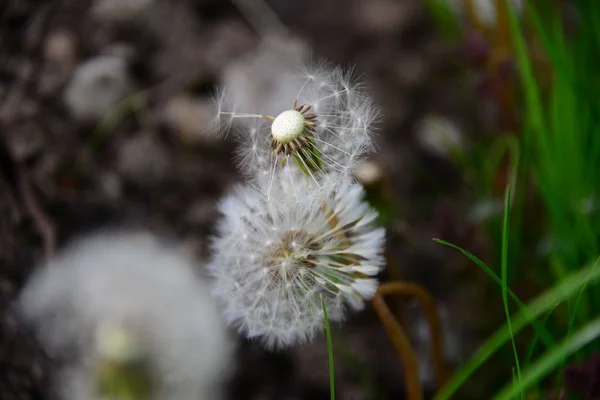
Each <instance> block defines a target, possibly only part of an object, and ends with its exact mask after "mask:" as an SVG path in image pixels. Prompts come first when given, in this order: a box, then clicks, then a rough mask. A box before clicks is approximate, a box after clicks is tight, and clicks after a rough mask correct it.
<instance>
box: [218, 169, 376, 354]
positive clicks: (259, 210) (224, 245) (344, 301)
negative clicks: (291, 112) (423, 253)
mask: <svg viewBox="0 0 600 400" xmlns="http://www.w3.org/2000/svg"><path fill="white" fill-rule="evenodd" d="M280 175H281V174H276V177H275V179H274V180H273V187H272V192H271V196H270V197H267V196H265V195H264V194H263V193H260V191H257V190H255V189H253V188H251V187H248V186H239V187H237V189H236V191H235V193H234V194H232V195H230V196H229V197H227V198H226V199H225V200H224V201H223V202H222V204H221V206H220V210H221V212H222V213H223V218H222V220H221V221H220V223H219V225H218V228H217V229H218V230H217V236H216V237H215V238H214V240H213V254H214V259H213V261H212V263H211V264H210V265H209V271H210V272H211V274H212V275H213V276H214V278H215V280H214V282H213V293H214V295H215V296H216V297H217V298H218V299H219V300H220V301H221V302H222V303H223V306H224V314H225V318H226V320H227V321H228V322H229V323H230V324H231V325H233V326H234V327H236V328H237V329H238V330H239V332H240V333H242V334H244V335H245V336H247V337H249V338H260V340H261V341H262V342H263V343H264V344H265V345H266V346H267V347H268V348H281V347H285V346H288V345H292V344H299V343H303V342H306V341H308V340H310V339H311V338H312V337H313V336H314V335H315V334H316V333H317V332H318V331H320V330H321V329H322V328H323V326H324V325H323V324H324V321H323V312H322V307H321V302H320V297H319V296H320V295H321V294H322V295H323V297H324V298H325V302H326V306H327V310H328V312H329V318H330V319H331V320H332V321H342V320H343V319H344V317H345V314H346V312H347V311H348V310H357V309H361V308H362V307H363V306H364V301H365V299H370V298H371V297H372V296H373V295H374V293H375V290H376V289H377V281H376V279H375V278H374V276H375V275H376V274H377V273H378V272H379V271H380V269H381V267H382V265H383V263H384V259H383V256H382V251H383V241H384V235H385V232H384V230H383V229H382V228H377V227H376V224H375V220H376V218H377V212H376V211H374V210H373V209H371V208H370V207H369V206H368V204H367V203H365V202H363V196H364V191H363V189H362V187H361V186H360V185H358V184H355V183H352V182H350V181H349V180H347V179H344V180H342V182H341V183H339V184H338V185H326V186H323V190H319V191H310V190H307V184H308V182H309V181H307V180H304V181H300V182H298V185H297V187H296V193H297V198H294V196H293V195H292V187H291V185H289V184H288V183H287V181H286V180H285V179H283V178H282V177H281V176H280ZM273 228H276V229H273ZM244 237H247V240H244V239H243V238H244ZM259 294H260V295H259Z"/></svg>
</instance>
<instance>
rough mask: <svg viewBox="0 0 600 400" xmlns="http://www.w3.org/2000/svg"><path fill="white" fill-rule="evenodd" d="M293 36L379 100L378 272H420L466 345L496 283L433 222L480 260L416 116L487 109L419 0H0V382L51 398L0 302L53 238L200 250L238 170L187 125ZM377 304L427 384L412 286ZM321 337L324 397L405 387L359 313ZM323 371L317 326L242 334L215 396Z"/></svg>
mask: <svg viewBox="0 0 600 400" xmlns="http://www.w3.org/2000/svg"><path fill="white" fill-rule="evenodd" d="M261 4H263V5H264V4H268V10H270V12H272V13H273V15H271V14H270V13H269V12H265V11H263V10H262V9H261ZM298 49H308V50H309V51H310V52H311V53H312V56H313V58H325V59H327V60H329V61H331V62H333V63H337V64H341V65H345V66H354V67H355V69H356V71H357V72H358V73H360V74H361V75H362V78H363V80H364V81H365V83H366V85H367V87H368V89H369V91H370V92H371V93H372V94H373V96H374V98H375V100H376V102H377V103H379V104H380V105H381V106H382V108H383V114H384V119H383V121H382V123H381V124H380V126H379V127H378V128H379V130H378V136H377V145H378V147H379V149H380V150H379V152H378V153H377V154H375V155H373V157H372V160H374V162H375V163H376V165H377V166H378V168H379V169H380V170H381V171H382V176H383V178H382V180H381V181H380V183H379V185H383V186H384V188H385V193H386V196H388V197H387V201H388V202H389V203H390V204H392V205H393V207H392V208H393V210H394V212H393V213H392V214H391V217H390V219H389V221H388V222H387V223H386V224H387V228H388V232H389V246H388V249H389V250H388V253H389V259H390V265H389V268H388V271H387V272H386V275H385V276H382V279H387V278H390V277H393V278H402V279H407V280H411V281H416V282H419V283H421V284H423V285H424V286H425V287H427V288H428V289H429V290H431V292H432V293H433V294H434V296H435V297H436V299H437V300H438V302H439V305H440V310H441V312H442V314H443V316H444V321H445V333H446V336H447V338H446V339H447V340H446V343H447V346H448V360H449V362H451V363H454V364H456V363H459V362H460V361H462V360H464V359H465V358H466V357H468V355H469V354H470V352H471V351H472V350H473V348H474V347H475V346H476V345H477V343H478V339H479V338H480V337H482V335H483V333H484V332H486V329H488V328H489V318H484V317H483V316H484V315H490V314H493V313H492V312H491V311H490V301H488V300H489V299H490V298H493V296H495V293H489V291H488V290H487V289H488V287H489V286H488V283H487V279H486V278H485V277H482V276H481V274H480V273H479V272H478V271H476V269H475V268H476V267H472V266H471V265H470V264H469V262H468V261H467V260H466V259H465V258H464V257H463V256H462V255H460V254H455V253H454V252H452V251H451V250H449V249H447V248H445V247H443V246H441V245H439V244H436V243H434V242H432V240H431V239H432V238H434V237H441V238H444V239H448V240H451V241H453V242H455V243H458V244H460V245H462V246H464V247H467V248H469V249H470V250H471V251H473V252H475V253H476V254H478V255H479V256H480V257H481V258H484V259H485V256H486V254H488V253H489V251H490V249H489V243H488V240H487V239H486V235H485V232H481V230H480V229H479V228H477V226H476V224H474V223H471V222H469V221H471V219H469V218H467V216H468V215H469V213H470V212H471V209H472V197H473V196H472V193H471V188H469V186H468V185H466V184H464V181H463V178H462V175H461V171H459V170H457V169H456V168H455V167H454V166H453V164H452V163H451V162H450V161H449V160H448V158H447V157H446V156H445V154H444V151H443V150H441V151H440V149H438V148H436V147H435V146H432V145H428V144H427V142H426V141H423V140H421V139H420V137H419V135H420V134H421V133H422V132H421V131H422V127H423V126H427V125H426V123H424V122H423V121H427V120H428V118H430V117H431V116H432V115H437V116H442V117H444V118H446V119H447V120H448V121H451V122H452V124H454V125H455V126H456V127H457V130H458V134H459V135H460V140H461V141H462V142H464V143H468V142H469V140H470V139H469V137H472V136H473V135H474V134H475V135H477V134H478V132H481V131H483V130H484V128H485V126H486V124H490V123H493V116H494V110H493V107H492V108H490V107H491V106H490V105H489V104H487V103H486V102H485V101H482V100H480V99H479V100H477V101H474V100H473V97H472V92H473V87H474V86H475V84H474V83H473V82H474V80H476V79H477V77H473V76H465V74H464V73H461V72H460V71H461V68H460V62H461V60H462V59H463V58H464V57H465V52H464V49H463V48H462V47H461V46H459V45H450V44H447V43H446V42H445V41H443V40H442V39H441V38H440V36H439V35H438V33H437V32H436V30H435V28H434V26H433V23H432V21H431V20H430V18H429V15H428V14H427V12H426V11H425V9H424V8H423V6H422V4H421V2H420V1H419V0H303V1H297V0H269V1H268V2H267V3H262V2H252V1H250V0H248V1H242V0H239V1H237V4H236V3H230V2H228V1H224V0H172V1H168V0H130V1H128V2H124V1H120V0H54V1H42V0H3V1H2V5H0V100H1V101H0V139H1V140H0V313H1V314H0V316H1V320H0V398H1V399H3V400H8V399H48V398H51V395H50V393H51V390H50V388H51V382H52V381H51V378H50V377H51V373H52V371H53V370H55V369H56V367H57V366H58V365H59V363H60V360H50V359H49V358H48V357H46V356H45V355H44V352H43V351H42V350H41V349H40V348H39V345H38V344H37V343H36V341H35V339H34V338H33V337H32V336H31V335H30V333H28V331H27V329H26V328H25V327H23V326H22V325H21V324H20V323H19V321H18V319H17V318H16V317H15V315H14V313H13V312H12V310H11V303H12V301H13V300H14V299H15V297H16V295H17V294H18V292H19V289H20V288H21V286H22V285H23V284H24V282H25V280H26V278H27V276H28V274H29V273H30V271H31V270H32V268H34V266H35V264H36V261H38V260H41V259H43V258H44V257H47V256H50V255H51V253H52V251H53V249H55V248H56V247H59V246H61V245H62V244H63V243H65V242H66V241H68V240H69V239H70V238H72V237H74V236H75V235H78V234H81V233H83V232H85V231H88V230H93V229H95V228H98V227H104V226H107V225H111V226H127V227H143V228H148V229H151V230H154V231H158V232H163V233H166V234H169V235H174V236H176V237H178V238H180V239H181V240H182V241H184V242H185V243H186V244H188V245H189V246H190V247H192V248H193V249H194V250H195V251H196V253H197V254H198V257H200V258H206V257H208V256H209V254H208V248H207V238H208V236H209V235H210V233H211V231H212V229H213V226H214V223H215V220H216V219H217V218H218V213H217V211H216V204H217V201H218V200H219V199H220V198H221V196H222V195H223V194H224V193H225V192H226V190H227V189H228V188H229V187H230V186H231V185H232V183H234V182H236V181H239V180H240V177H239V176H238V171H236V167H235V166H234V165H233V163H232V162H231V158H232V143H229V142H227V141H226V140H219V139H217V138H215V137H211V136H210V135H207V134H205V133H204V131H203V128H204V127H205V126H206V124H207V123H208V122H209V121H210V118H211V117H212V110H211V103H210V101H209V96H210V94H211V91H212V90H213V88H214V86H215V85H219V84H223V83H225V82H226V81H227V82H230V81H231V79H238V80H241V81H244V79H245V78H244V76H245V75H244V73H245V72H244V71H245V70H244V68H245V67H250V66H253V68H255V69H258V70H262V71H263V75H262V76H263V78H262V79H263V80H262V81H260V84H259V85H258V86H260V85H265V87H268V85H269V76H270V75H271V70H270V68H280V67H281V62H283V61H285V60H286V58H288V55H294V54H295V52H297V51H299V50H298ZM265 54H266V55H265ZM240 71H241V72H240ZM240 74H241V75H240ZM273 74H275V73H273ZM257 96H258V94H257ZM117 105H118V108H117V110H118V112H112V113H110V114H109V117H108V118H104V119H103V118H102V117H101V116H103V115H104V114H105V113H106V111H107V110H110V109H114V107H115V106H117ZM490 121H492V122H490ZM424 124H425V125H424ZM381 182H383V183H381ZM490 296H492V297H490ZM394 306H395V307H396V308H397V310H398V311H399V316H400V317H401V318H402V320H403V321H404V323H405V326H406V327H407V328H408V329H409V330H410V332H411V335H412V337H413V340H414V342H415V345H416V346H417V348H418V351H419V354H420V357H421V361H422V368H421V369H422V370H421V373H422V376H423V379H424V380H425V381H426V382H427V386H428V388H429V390H430V391H431V390H433V383H432V382H433V376H432V374H433V372H432V368H431V365H430V364H431V363H430V360H429V357H430V352H429V348H430V346H429V344H428V332H427V329H426V325H425V324H424V322H423V317H422V315H421V314H420V312H419V310H418V307H416V306H415V304H413V303H411V302H403V303H402V304H396V303H394ZM190 312H193V310H190ZM334 350H335V355H336V367H337V370H336V373H337V376H336V386H337V391H338V398H339V399H350V400H352V399H354V400H359V399H401V398H403V393H402V392H403V384H402V375H403V374H402V368H401V364H400V362H399V361H398V359H397V358H396V356H395V353H394V350H393V347H392V346H391V345H390V344H389V341H388V339H387V337H386V335H385V332H384V331H383V329H382V328H381V327H380V326H379V323H378V321H377V319H376V317H375V316H374V314H373V312H372V311H368V310H367V311H365V312H364V313H361V314H359V315H357V316H355V317H353V318H352V319H351V320H350V321H349V322H348V323H347V324H345V325H344V326H343V327H341V329H338V331H337V333H336V336H334ZM192 351H193V349H192ZM328 385H329V381H328V369H327V348H326V342H325V340H324V339H320V340H317V341H316V342H315V343H313V344H310V345H306V346H302V347H299V348H295V349H293V350H290V351H288V352H282V353H268V352H265V351H264V350H262V349H261V348H260V347H259V346H257V345H255V344H252V343H244V344H243V345H242V346H240V350H239V354H238V357H237V368H236V374H235V376H234V377H233V379H232V380H231V382H230V383H229V389H228V395H229V398H230V399H265V400H266V399H282V400H283V399H286V400H292V399H298V400H300V399H327V398H329V397H328V396H329V392H328V390H329V389H328ZM474 390H475V391H476V389H474Z"/></svg>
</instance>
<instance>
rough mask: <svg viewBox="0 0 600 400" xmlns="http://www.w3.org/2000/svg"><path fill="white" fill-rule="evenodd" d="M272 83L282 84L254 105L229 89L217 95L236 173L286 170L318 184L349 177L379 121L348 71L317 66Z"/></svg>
mask: <svg viewBox="0 0 600 400" xmlns="http://www.w3.org/2000/svg"><path fill="white" fill-rule="evenodd" d="M247 78H248V79H250V80H252V76H251V75H250V76H248V77H247ZM273 79H274V80H277V81H283V83H282V84H281V85H279V84H278V85H275V86H274V87H273V90H271V91H270V92H269V93H268V95H263V96H262V98H261V99H260V101H256V102H248V101H247V100H246V99H245V96H247V93H245V92H243V91H242V90H239V89H238V88H235V87H226V88H225V89H224V90H222V91H221V96H222V97H221V98H220V99H219V104H221V105H222V107H221V110H220V115H221V117H222V122H223V124H224V125H231V126H232V127H233V132H234V138H235V140H236V141H237V151H236V153H237V161H238V164H239V166H240V169H241V170H242V171H244V172H245V173H247V174H248V176H249V177H250V178H251V179H255V178H256V177H257V176H259V175H264V173H263V174H261V172H262V171H271V174H273V173H274V171H276V170H280V169H282V167H284V166H286V165H290V166H291V168H292V169H294V170H298V171H301V172H303V175H304V177H305V179H311V180H314V181H319V182H320V181H322V180H323V179H324V175H326V174H327V173H332V172H335V173H338V174H342V175H345V176H350V175H351V169H352V168H354V167H355V166H356V165H357V163H358V162H359V161H360V160H361V159H362V158H364V156H365V155H366V154H367V153H368V152H369V151H370V150H372V149H373V124H374V122H375V121H376V119H377V118H378V116H379V109H378V108H377V107H376V106H375V105H374V104H373V102H372V100H371V98H370V97H369V96H368V95H367V94H366V92H365V91H364V90H363V87H362V85H361V84H360V83H359V82H358V81H357V80H356V79H355V77H354V75H353V73H352V71H344V70H342V69H340V68H336V67H333V66H330V65H328V64H325V63H321V64H317V65H312V66H310V67H304V68H302V69H300V70H298V71H296V72H288V73H287V74H283V73H280V74H278V75H277V76H275V77H273ZM290 87H293V88H294V90H293V91H292V90H290ZM290 93H293V94H291V95H290ZM242 104H244V105H245V107H246V108H244V107H242V106H241V105H242Z"/></svg>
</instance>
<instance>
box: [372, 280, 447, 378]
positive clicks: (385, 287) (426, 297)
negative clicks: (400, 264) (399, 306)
mask: <svg viewBox="0 0 600 400" xmlns="http://www.w3.org/2000/svg"><path fill="white" fill-rule="evenodd" d="M378 293H379V294H380V295H382V296H387V295H404V296H410V297H414V298H415V299H417V301H418V302H419V303H420V304H421V307H422V308H423V311H424V312H425V318H427V323H428V324H429V332H430V335H431V347H432V350H433V364H434V370H435V378H436V388H437V389H439V388H440V387H442V385H443V384H444V383H445V382H446V381H447V380H448V378H449V377H450V370H449V368H448V366H447V365H446V362H445V360H444V343H443V336H442V324H441V322H440V317H439V315H438V312H437V307H436V304H435V300H434V298H433V297H432V296H431V295H430V294H429V292H428V291H427V290H426V289H425V288H424V287H422V286H420V285H418V284H416V283H410V282H400V281H394V282H385V283H382V284H381V285H380V286H379V290H378Z"/></svg>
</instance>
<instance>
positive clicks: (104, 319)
mask: <svg viewBox="0 0 600 400" xmlns="http://www.w3.org/2000/svg"><path fill="white" fill-rule="evenodd" d="M196 267H197V266H196V263H195V262H194V261H193V259H192V257H190V256H189V255H188V254H186V253H185V252H184V251H181V249H178V248H177V247H176V246H173V245H172V244H170V243H166V242H165V241H163V240H162V239H159V238H157V237H155V236H153V235H151V234H149V233H145V232H113V231H110V232H103V233H100V234H92V235H90V236H88V237H86V238H81V239H79V240H78V241H76V242H74V243H72V244H70V245H69V246H67V247H66V248H65V249H63V250H62V251H61V252H59V253H58V254H57V255H56V256H55V257H54V259H52V260H51V261H50V262H48V263H47V264H44V265H41V266H40V268H38V269H37V271H36V272H35V273H34V274H33V276H32V277H31V278H30V280H29V281H28V283H27V284H26V286H25V288H24V289H23V291H22V293H21V295H20V298H19V303H18V306H19V308H18V310H19V311H20V313H21V315H22V316H23V317H24V318H25V320H26V321H28V322H31V323H32V325H33V326H34V327H35V328H36V331H37V333H38V335H39V339H40V341H41V342H42V343H43V344H44V346H45V347H46V349H47V350H48V352H49V353H51V354H52V355H64V354H65V352H68V354H73V358H72V359H71V358H70V359H69V363H68V365H67V366H66V367H65V370H64V371H61V374H60V375H61V376H59V382H58V384H57V386H58V387H59V390H60V392H61V395H60V398H64V399H67V400H68V399H77V400H81V399H92V398H98V397H97V396H96V395H94V391H95V390H96V389H95V386H94V385H95V382H96V380H95V379H96V377H97V376H96V373H97V370H98V368H99V367H98V366H99V365H101V364H102V362H103V361H108V362H122V361H127V360H130V359H132V358H133V359H135V360H137V359H138V358H139V357H140V355H141V354H143V357H144V359H145V358H148V359H149V362H150V364H151V367H152V369H153V370H156V375H157V377H156V379H157V380H158V382H156V384H157V390H159V391H160V394H159V396H158V398H169V399H175V400H187V399H191V398H219V394H218V392H220V386H221V384H222V380H223V379H224V378H225V377H226V376H227V375H228V373H229V367H230V365H229V364H230V361H231V357H232V356H233V343H232V342H231V341H230V339H229V338H228V334H227V330H226V326H225V324H224V323H223V321H222V319H221V317H220V315H219V311H218V308H217V305H216V304H215V301H214V299H213V298H212V297H211V296H210V291H209V287H208V285H207V284H206V283H205V282H204V281H203V280H202V279H201V278H200V277H199V276H198V275H197V274H196V271H195V269H196ZM71 352H72V353H71Z"/></svg>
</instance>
